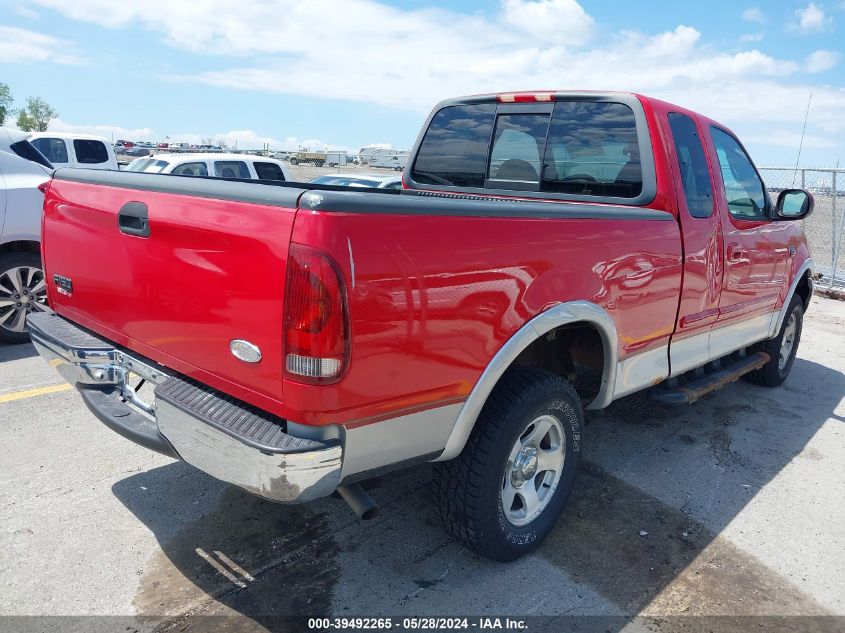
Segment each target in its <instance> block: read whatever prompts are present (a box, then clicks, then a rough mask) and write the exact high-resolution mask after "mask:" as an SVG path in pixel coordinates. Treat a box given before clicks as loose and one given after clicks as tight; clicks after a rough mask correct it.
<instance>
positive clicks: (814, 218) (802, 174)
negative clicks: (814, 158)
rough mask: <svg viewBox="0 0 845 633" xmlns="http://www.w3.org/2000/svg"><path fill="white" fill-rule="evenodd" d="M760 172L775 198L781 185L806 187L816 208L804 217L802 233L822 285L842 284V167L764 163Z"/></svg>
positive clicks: (844, 173) (844, 271) (844, 212)
mask: <svg viewBox="0 0 845 633" xmlns="http://www.w3.org/2000/svg"><path fill="white" fill-rule="evenodd" d="M760 175H761V176H762V177H763V180H764V181H765V183H766V188H767V189H768V190H769V193H770V194H771V195H772V198H773V199H774V198H776V197H777V194H778V193H779V192H780V191H781V190H783V189H791V188H801V189H807V190H808V191H810V192H811V193H812V194H813V197H814V198H815V199H816V206H815V210H814V211H813V213H812V215H810V217H808V218H807V219H806V220H803V224H804V233H805V234H806V235H807V241H808V242H809V243H810V253H811V254H812V256H813V264H814V268H815V270H816V271H818V272H820V273H821V274H822V280H821V285H822V286H823V287H829V288H832V287H840V288H842V287H845V244H843V242H844V241H845V169H808V168H803V167H799V168H797V169H796V168H794V167H763V168H761V169H760Z"/></svg>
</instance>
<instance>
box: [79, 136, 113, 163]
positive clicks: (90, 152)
mask: <svg viewBox="0 0 845 633" xmlns="http://www.w3.org/2000/svg"><path fill="white" fill-rule="evenodd" d="M73 153H74V154H76V162H77V163H80V164H82V165H99V164H100V163H107V162H108V161H109V152H108V150H107V149H106V144H105V143H103V142H102V141H95V140H91V139H81V138H76V139H73Z"/></svg>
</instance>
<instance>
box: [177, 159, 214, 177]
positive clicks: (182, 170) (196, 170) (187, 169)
mask: <svg viewBox="0 0 845 633" xmlns="http://www.w3.org/2000/svg"><path fill="white" fill-rule="evenodd" d="M170 173H171V174H173V175H174V176H208V167H206V165H205V163H200V162H197V163H183V164H181V165H179V166H177V167H174V168H173V171H172V172H170Z"/></svg>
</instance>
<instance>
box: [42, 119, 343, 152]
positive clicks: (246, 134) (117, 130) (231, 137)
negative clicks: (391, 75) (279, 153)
mask: <svg viewBox="0 0 845 633" xmlns="http://www.w3.org/2000/svg"><path fill="white" fill-rule="evenodd" d="M48 130H49V131H51V132H63V133H68V134H93V135H95V136H102V137H105V138H106V139H108V140H109V141H116V140H117V139H126V140H131V141H154V142H162V141H165V140H167V139H169V140H170V141H171V142H173V143H194V144H197V145H199V144H201V143H204V142H206V139H209V138H210V139H213V142H214V143H225V144H226V146H227V147H230V148H235V147H237V148H240V149H262V148H263V147H264V145H265V144H267V145H269V147H270V149H272V150H298V149H300V148H304V147H307V148H309V149H311V150H315V151H321V150H324V149H341V150H343V149H348V148H346V147H342V146H339V145H333V144H331V143H326V142H324V141H321V140H320V139H314V138H310V139H300V138H297V137H295V136H289V137H286V138H283V139H277V138H273V137H271V136H264V135H261V134H259V133H257V132H255V131H253V130H231V131H229V132H218V133H216V134H199V133H196V132H171V133H165V132H159V131H156V130H154V129H152V128H148V127H142V128H126V127H122V126H120V125H85V124H74V123H69V122H68V121H65V120H64V119H53V120H52V121H50V126H49V128H48ZM356 150H357V148H356Z"/></svg>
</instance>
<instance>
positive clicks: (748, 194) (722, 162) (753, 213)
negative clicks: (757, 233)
mask: <svg viewBox="0 0 845 633" xmlns="http://www.w3.org/2000/svg"><path fill="white" fill-rule="evenodd" d="M710 130H711V135H712V137H713V144H714V145H715V146H716V156H717V157H718V159H719V171H720V172H721V174H722V186H723V187H724V191H725V200H727V203H728V211H730V214H731V215H732V216H733V217H734V218H736V219H737V220H766V219H768V206H769V201H768V198H767V197H766V188H765V187H764V185H763V181H762V180H761V179H760V176H759V174H758V173H757V170H756V169H755V168H754V163H752V162H751V159H750V158H749V157H748V154H746V153H745V150H744V149H743V148H742V145H740V144H739V141H737V140H736V139H735V138H734V137H733V136H731V135H730V134H728V133H727V132H725V131H724V130H722V129H720V128H717V127H711V128H710Z"/></svg>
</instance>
